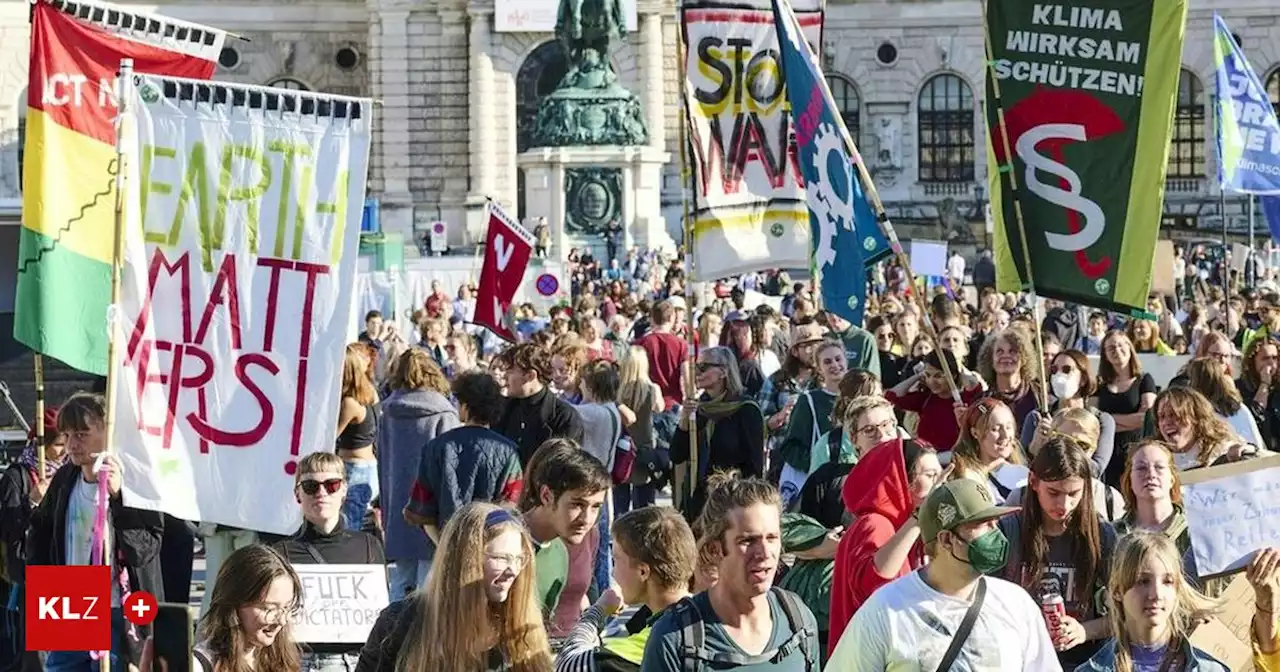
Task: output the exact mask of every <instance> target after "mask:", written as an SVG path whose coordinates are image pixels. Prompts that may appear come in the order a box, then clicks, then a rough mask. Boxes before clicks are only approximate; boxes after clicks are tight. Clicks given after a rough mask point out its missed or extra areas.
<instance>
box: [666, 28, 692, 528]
mask: <svg viewBox="0 0 1280 672" xmlns="http://www.w3.org/2000/svg"><path fill="white" fill-rule="evenodd" d="M684 41H685V22H684V8H683V7H681V8H680V31H679V32H678V34H677V35H676V62H677V63H679V64H680V112H681V114H680V140H679V141H680V172H681V175H680V177H681V180H680V181H681V187H680V201H681V208H682V210H683V213H684V226H683V227H681V228H682V231H683V233H684V235H683V237H684V255H685V267H686V269H687V274H686V276H685V279H684V302H685V319H686V324H685V339H686V342H687V347H688V352H689V357H688V359H687V361H685V362H682V363H681V365H680V373H681V378H683V379H684V388H685V397H686V398H689V399H692V398H693V396H694V395H695V394H697V393H698V390H697V384H696V383H695V382H694V367H695V366H696V361H697V357H698V344H697V342H696V339H695V338H694V334H695V333H696V329H697V324H695V322H694V319H693V295H694V292H693V278H694V277H695V276H694V271H695V268H696V266H695V262H694V259H695V257H696V255H694V253H693V247H694V245H695V244H696V243H695V242H694V235H693V205H692V204H691V203H690V202H689V190H690V189H696V188H697V186H696V185H695V184H694V173H693V168H692V166H690V165H689V96H688V93H689V91H688V85H689V82H688V77H689V64H688V63H687V62H685V59H686V58H687V56H686V51H685V44H684ZM698 473H699V471H698V415H697V411H696V410H695V411H694V412H693V413H692V414H690V416H689V473H688V474H685V477H684V479H683V480H684V483H676V473H675V472H674V471H672V474H671V478H672V483H671V493H672V499H673V500H675V497H677V496H678V497H680V498H681V499H680V500H679V501H673V504H675V505H676V509H677V510H679V511H684V510H685V509H686V507H688V505H689V502H690V501H692V500H693V492H694V490H696V489H697V487H698V486H697V480H698ZM686 485H687V490H688V492H687V493H686V492H685V490H686V487H685V486H686Z"/></svg>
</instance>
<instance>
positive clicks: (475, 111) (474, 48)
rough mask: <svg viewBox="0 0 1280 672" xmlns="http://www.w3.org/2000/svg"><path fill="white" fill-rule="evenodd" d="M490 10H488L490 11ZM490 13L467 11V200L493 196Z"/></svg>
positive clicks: (493, 142) (495, 150) (495, 148)
mask: <svg viewBox="0 0 1280 672" xmlns="http://www.w3.org/2000/svg"><path fill="white" fill-rule="evenodd" d="M490 12H492V10H490ZM492 42H493V14H492V13H481V12H477V13H474V14H471V54H470V57H469V59H468V60H469V61H470V66H471V67H470V70H471V72H470V75H471V81H470V85H469V88H468V96H469V101H468V107H469V108H470V110H471V118H470V124H469V127H468V128H469V131H470V136H471V137H470V149H471V189H470V194H469V195H468V200H470V201H475V200H477V199H483V198H485V197H489V198H497V197H498V196H499V194H497V193H496V179H495V177H496V176H495V174H494V173H495V171H494V166H495V163H496V161H497V158H498V157H497V142H496V140H497V138H496V137H495V131H494V121H495V119H494V116H495V112H496V107H497V106H496V105H495V101H494V95H493V57H492V56H491V55H490V53H491V51H492Z"/></svg>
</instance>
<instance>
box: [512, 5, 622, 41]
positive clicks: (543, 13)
mask: <svg viewBox="0 0 1280 672" xmlns="http://www.w3.org/2000/svg"><path fill="white" fill-rule="evenodd" d="M559 12H560V0H496V1H495V2H494V5H493V30H494V32H497V33H554V32H555V31H556V17H557V16H558V15H559ZM622 15H623V17H625V18H626V21H627V32H628V33H634V32H635V31H636V28H637V26H638V25H639V21H638V16H637V13H636V0H622Z"/></svg>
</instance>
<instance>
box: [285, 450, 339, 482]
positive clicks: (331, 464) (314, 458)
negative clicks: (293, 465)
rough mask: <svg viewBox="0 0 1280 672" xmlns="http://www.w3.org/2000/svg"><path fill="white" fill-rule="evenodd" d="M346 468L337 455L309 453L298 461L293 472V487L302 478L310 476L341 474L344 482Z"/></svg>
mask: <svg viewBox="0 0 1280 672" xmlns="http://www.w3.org/2000/svg"><path fill="white" fill-rule="evenodd" d="M346 470H347V467H346V465H345V464H344V463H343V462H342V458H341V457H338V456H337V455H335V454H333V453H329V452H325V451H320V452H318V453H311V454H310V455H308V456H306V457H304V458H302V459H301V460H298V469H297V471H296V472H294V475H293V482H294V485H297V484H298V483H301V482H302V477H303V476H310V475H311V474H342V480H344V481H345V480H346V479H347V476H346V473H347V471H346Z"/></svg>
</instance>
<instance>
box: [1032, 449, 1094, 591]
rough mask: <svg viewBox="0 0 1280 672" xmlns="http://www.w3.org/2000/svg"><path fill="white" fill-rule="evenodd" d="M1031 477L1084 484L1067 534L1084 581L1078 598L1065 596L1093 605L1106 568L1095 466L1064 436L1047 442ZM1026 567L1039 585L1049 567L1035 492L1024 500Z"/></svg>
mask: <svg viewBox="0 0 1280 672" xmlns="http://www.w3.org/2000/svg"><path fill="white" fill-rule="evenodd" d="M1031 475H1032V476H1033V477H1034V479H1035V480H1036V481H1039V482H1045V483H1056V482H1058V481H1065V480H1067V479H1069V478H1079V479H1080V480H1081V481H1083V482H1084V491H1083V492H1082V494H1081V496H1080V503H1079V504H1078V505H1077V506H1076V510H1075V511H1073V512H1072V513H1071V514H1070V516H1069V517H1068V519H1067V531H1066V533H1067V534H1070V535H1074V536H1075V537H1076V540H1077V543H1075V544H1073V545H1072V548H1073V551H1074V558H1073V559H1072V560H1073V563H1074V564H1075V568H1076V571H1077V572H1078V573H1079V576H1081V577H1082V578H1083V579H1084V580H1083V581H1079V582H1077V583H1076V594H1075V595H1071V596H1068V595H1064V596H1063V597H1065V598H1067V599H1070V600H1075V601H1079V602H1086V603H1090V602H1091V600H1090V597H1091V595H1092V593H1093V589H1094V582H1095V581H1096V580H1097V577H1098V574H1099V572H1100V571H1101V568H1102V562H1103V558H1102V530H1101V527H1102V526H1101V525H1100V519H1099V518H1098V512H1097V510H1096V509H1095V508H1094V506H1093V465H1092V463H1090V461H1089V457H1088V456H1087V455H1085V453H1084V450H1083V449H1081V448H1080V446H1079V444H1078V443H1076V442H1075V441H1071V440H1068V439H1065V438H1062V437H1053V438H1051V439H1049V440H1048V441H1046V442H1045V444H1044V445H1043V446H1041V448H1040V452H1039V453H1037V454H1036V457H1035V459H1034V460H1032V461H1031ZM1020 550H1021V553H1022V564H1023V566H1025V567H1026V568H1027V570H1028V573H1027V574H1024V575H1023V576H1022V578H1023V579H1024V583H1025V581H1031V582H1033V585H1034V582H1038V581H1039V580H1040V576H1041V575H1042V574H1044V571H1045V568H1047V567H1048V566H1049V541H1048V539H1046V538H1045V535H1044V511H1043V510H1042V509H1041V508H1040V495H1039V494H1037V493H1036V492H1035V491H1034V489H1032V492H1029V493H1027V497H1026V498H1025V499H1023V500H1022V548H1021V549H1020Z"/></svg>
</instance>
